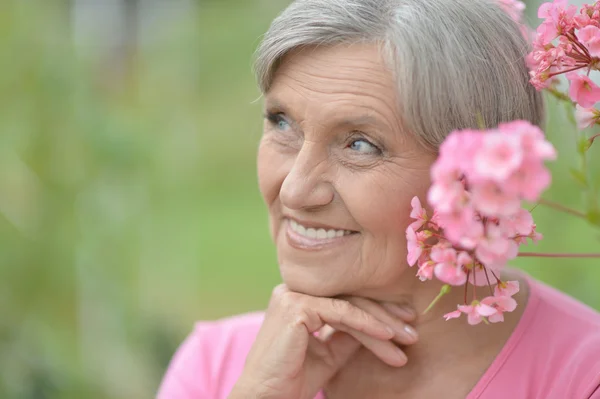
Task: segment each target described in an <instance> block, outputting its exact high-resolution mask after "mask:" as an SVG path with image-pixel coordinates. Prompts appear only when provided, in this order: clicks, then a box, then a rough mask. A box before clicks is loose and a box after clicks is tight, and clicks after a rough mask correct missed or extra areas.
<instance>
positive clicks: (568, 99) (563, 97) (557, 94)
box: [546, 87, 575, 106]
mask: <svg viewBox="0 0 600 399" xmlns="http://www.w3.org/2000/svg"><path fill="white" fill-rule="evenodd" d="M546 91H548V93H550V94H552V95H553V96H554V97H555V98H557V99H559V100H561V101H566V102H568V103H569V104H571V105H573V106H574V105H575V102H573V100H571V97H569V96H568V95H567V94H566V93H563V92H562V91H559V90H556V89H555V88H553V87H548V88H547V89H546Z"/></svg>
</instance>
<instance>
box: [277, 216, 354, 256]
mask: <svg viewBox="0 0 600 399" xmlns="http://www.w3.org/2000/svg"><path fill="white" fill-rule="evenodd" d="M287 227H288V228H287V234H286V235H287V238H288V242H289V243H290V245H291V246H293V247H295V248H299V249H309V250H310V249H312V250H317V249H322V248H324V247H328V246H332V245H335V244H338V243H341V242H343V241H345V239H346V238H349V236H354V235H356V234H358V232H356V231H351V230H341V229H324V228H314V227H307V226H303V225H302V224H300V223H298V222H296V221H295V220H292V219H287Z"/></svg>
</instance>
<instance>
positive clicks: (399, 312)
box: [386, 303, 415, 319]
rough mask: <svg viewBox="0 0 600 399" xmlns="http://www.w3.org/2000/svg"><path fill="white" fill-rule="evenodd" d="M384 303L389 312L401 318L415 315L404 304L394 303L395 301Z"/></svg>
mask: <svg viewBox="0 0 600 399" xmlns="http://www.w3.org/2000/svg"><path fill="white" fill-rule="evenodd" d="M386 305H387V306H386V307H387V309H388V310H389V311H390V312H392V313H393V314H394V315H395V316H398V317H400V318H402V319H405V318H412V317H415V312H414V311H413V310H412V309H410V308H408V307H406V306H400V305H396V304H395V303H390V304H386Z"/></svg>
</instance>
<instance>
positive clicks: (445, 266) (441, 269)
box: [431, 246, 467, 285]
mask: <svg viewBox="0 0 600 399" xmlns="http://www.w3.org/2000/svg"><path fill="white" fill-rule="evenodd" d="M431 260H433V261H434V262H435V263H436V265H435V267H434V269H433V272H434V274H435V277H437V278H438V279H439V280H440V281H443V282H444V283H447V284H450V285H463V284H465V283H466V282H467V274H466V273H465V271H464V269H463V267H462V265H460V264H459V258H458V257H457V253H456V250H455V249H454V248H438V247H435V246H434V247H433V248H432V249H431ZM462 261H463V262H464V261H465V259H464V258H463V259H462Z"/></svg>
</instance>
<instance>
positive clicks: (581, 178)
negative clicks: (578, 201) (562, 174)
mask: <svg viewBox="0 0 600 399" xmlns="http://www.w3.org/2000/svg"><path fill="white" fill-rule="evenodd" d="M569 172H570V173H571V176H572V177H573V179H575V181H577V182H578V183H579V184H581V185H582V186H583V188H587V186H588V184H587V179H586V177H585V174H584V173H583V172H582V171H580V170H577V169H575V168H571V169H569Z"/></svg>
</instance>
